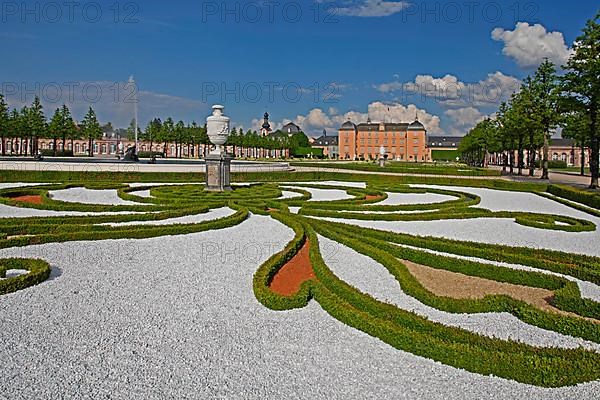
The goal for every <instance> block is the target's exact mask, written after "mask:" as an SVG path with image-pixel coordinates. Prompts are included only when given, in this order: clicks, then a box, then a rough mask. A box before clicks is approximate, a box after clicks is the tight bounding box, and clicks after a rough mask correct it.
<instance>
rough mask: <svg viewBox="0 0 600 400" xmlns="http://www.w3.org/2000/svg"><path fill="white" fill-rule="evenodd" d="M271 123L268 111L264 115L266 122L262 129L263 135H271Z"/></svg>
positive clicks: (261, 133)
mask: <svg viewBox="0 0 600 400" xmlns="http://www.w3.org/2000/svg"><path fill="white" fill-rule="evenodd" d="M271 131H272V130H271V124H270V123H269V113H268V112H266V113H265V116H264V122H263V124H262V128H261V129H260V135H261V136H269V135H270V134H271Z"/></svg>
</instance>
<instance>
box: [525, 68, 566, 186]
mask: <svg viewBox="0 0 600 400" xmlns="http://www.w3.org/2000/svg"><path fill="white" fill-rule="evenodd" d="M532 92H533V97H534V112H533V114H532V115H533V117H534V118H535V120H536V122H539V124H540V128H541V131H542V135H543V140H544V151H543V160H542V179H548V159H549V154H548V153H549V152H550V136H551V135H552V131H553V130H554V129H556V127H557V126H558V125H559V123H560V113H559V111H558V105H559V98H560V89H559V81H558V76H557V75H556V67H555V66H554V64H553V63H552V62H550V61H549V60H548V59H546V60H544V62H543V63H542V64H541V65H540V66H539V68H538V69H537V71H536V72H535V75H534V77H533V81H532Z"/></svg>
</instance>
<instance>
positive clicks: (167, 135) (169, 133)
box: [160, 117, 175, 158]
mask: <svg viewBox="0 0 600 400" xmlns="http://www.w3.org/2000/svg"><path fill="white" fill-rule="evenodd" d="M174 134H175V123H174V122H173V118H171V117H169V118H167V119H166V120H165V122H164V123H163V125H162V130H161V132H160V136H161V139H162V141H163V142H164V146H163V153H164V156H165V158H166V157H167V154H168V152H167V145H168V143H169V142H170V141H172V140H173V136H174Z"/></svg>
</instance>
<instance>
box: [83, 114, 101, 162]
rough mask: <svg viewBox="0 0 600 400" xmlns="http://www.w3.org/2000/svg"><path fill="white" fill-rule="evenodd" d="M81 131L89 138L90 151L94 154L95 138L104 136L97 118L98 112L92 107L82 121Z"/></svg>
mask: <svg viewBox="0 0 600 400" xmlns="http://www.w3.org/2000/svg"><path fill="white" fill-rule="evenodd" d="M81 133H82V134H83V137H85V138H87V139H88V152H89V156H90V157H93V156H94V140H96V139H100V138H101V137H102V127H101V126H100V124H99V123H98V119H97V118H96V112H95V111H94V109H93V108H92V107H90V109H89V110H88V112H87V114H86V115H85V117H84V118H83V121H82V122H81Z"/></svg>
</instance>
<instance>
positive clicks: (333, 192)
mask: <svg viewBox="0 0 600 400" xmlns="http://www.w3.org/2000/svg"><path fill="white" fill-rule="evenodd" d="M285 188H287V189H301V190H305V191H307V192H309V193H310V194H311V195H312V198H311V199H310V200H309V201H334V200H347V199H353V198H354V196H350V195H349V194H348V193H346V191H345V190H340V189H315V188H308V187H298V186H286V187H285Z"/></svg>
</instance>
